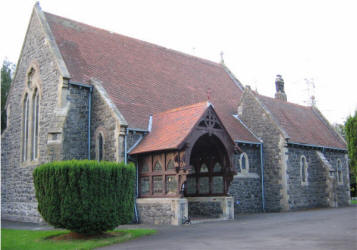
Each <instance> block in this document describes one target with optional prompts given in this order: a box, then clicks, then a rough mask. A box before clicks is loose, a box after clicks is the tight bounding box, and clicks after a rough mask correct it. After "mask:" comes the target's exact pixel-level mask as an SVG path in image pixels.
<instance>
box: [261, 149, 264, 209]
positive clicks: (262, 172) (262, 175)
mask: <svg viewBox="0 0 357 250" xmlns="http://www.w3.org/2000/svg"><path fill="white" fill-rule="evenodd" d="M260 172H261V178H262V207H263V212H265V189H264V155H263V143H260Z"/></svg>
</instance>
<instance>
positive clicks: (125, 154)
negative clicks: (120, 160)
mask: <svg viewBox="0 0 357 250" xmlns="http://www.w3.org/2000/svg"><path fill="white" fill-rule="evenodd" d="M128 134H129V130H128V128H125V136H124V163H125V164H127V163H128V156H127V154H128V152H127V151H128V149H127V139H128Z"/></svg>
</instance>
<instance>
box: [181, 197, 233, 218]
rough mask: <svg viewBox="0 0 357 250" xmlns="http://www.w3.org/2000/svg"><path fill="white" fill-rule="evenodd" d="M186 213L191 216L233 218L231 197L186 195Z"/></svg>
mask: <svg viewBox="0 0 357 250" xmlns="http://www.w3.org/2000/svg"><path fill="white" fill-rule="evenodd" d="M186 199H187V201H188V215H189V217H190V218H191V219H192V218H202V219H206V218H221V219H225V220H234V205H233V198H232V197H229V196H228V197H227V196H213V197H186Z"/></svg>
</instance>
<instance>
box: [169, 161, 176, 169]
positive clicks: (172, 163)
mask: <svg viewBox="0 0 357 250" xmlns="http://www.w3.org/2000/svg"><path fill="white" fill-rule="evenodd" d="M173 169H175V164H174V161H173V160H169V163H167V170H173Z"/></svg>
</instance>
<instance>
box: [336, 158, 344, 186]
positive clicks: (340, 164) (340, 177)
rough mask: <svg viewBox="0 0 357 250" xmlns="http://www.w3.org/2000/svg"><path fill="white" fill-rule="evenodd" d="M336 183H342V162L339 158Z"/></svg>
mask: <svg viewBox="0 0 357 250" xmlns="http://www.w3.org/2000/svg"><path fill="white" fill-rule="evenodd" d="M337 183H338V184H339V185H342V184H343V172H342V163H341V160H340V159H337Z"/></svg>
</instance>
